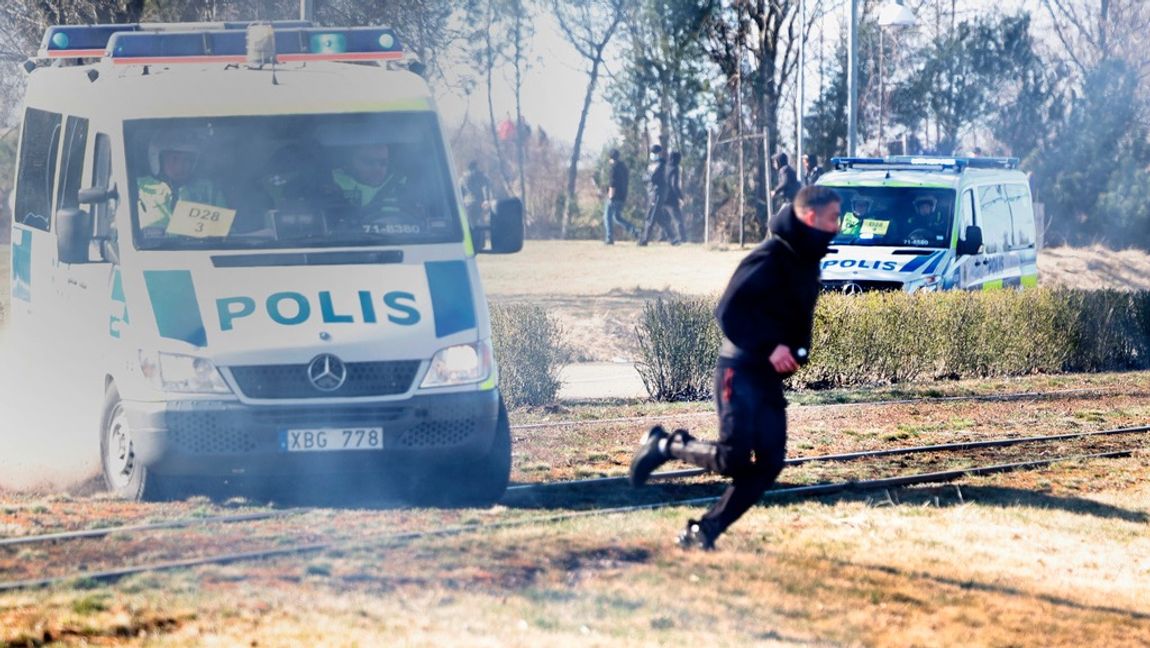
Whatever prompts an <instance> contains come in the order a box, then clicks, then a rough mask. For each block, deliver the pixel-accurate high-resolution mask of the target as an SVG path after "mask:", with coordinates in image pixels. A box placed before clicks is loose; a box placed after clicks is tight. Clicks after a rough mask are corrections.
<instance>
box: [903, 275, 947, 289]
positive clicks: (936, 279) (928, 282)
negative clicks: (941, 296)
mask: <svg viewBox="0 0 1150 648" xmlns="http://www.w3.org/2000/svg"><path fill="white" fill-rule="evenodd" d="M941 288H942V277H940V276H938V275H927V276H925V277H922V278H920V279H916V280H914V281H910V282H907V284H906V291H907V292H909V293H913V292H934V291H936V290H939V289H941Z"/></svg>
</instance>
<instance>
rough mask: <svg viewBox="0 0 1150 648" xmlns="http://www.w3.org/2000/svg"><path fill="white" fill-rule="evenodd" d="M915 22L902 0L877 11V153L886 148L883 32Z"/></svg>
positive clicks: (897, 0)
mask: <svg viewBox="0 0 1150 648" xmlns="http://www.w3.org/2000/svg"><path fill="white" fill-rule="evenodd" d="M914 24H915V17H914V12H912V11H911V10H910V9H907V8H906V6H905V5H903V4H902V0H890V2H887V3H886V4H885V5H883V6H882V7H881V8H879V11H878V146H879V154H880V155H881V154H882V151H883V149H884V148H886V140H885V139H884V137H883V128H882V127H883V121H884V120H885V119H886V66H885V61H884V57H885V54H886V45H885V43H884V42H883V34H884V33H886V30H887V29H888V28H894V29H901V28H904V27H913V26H914Z"/></svg>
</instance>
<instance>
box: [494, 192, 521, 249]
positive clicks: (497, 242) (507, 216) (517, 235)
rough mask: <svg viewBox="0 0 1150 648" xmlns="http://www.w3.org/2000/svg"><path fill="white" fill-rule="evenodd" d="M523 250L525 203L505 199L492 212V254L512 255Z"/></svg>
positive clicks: (513, 199)
mask: <svg viewBox="0 0 1150 648" xmlns="http://www.w3.org/2000/svg"><path fill="white" fill-rule="evenodd" d="M522 249H523V201H522V200H519V199H518V198H504V199H503V200H500V201H499V202H498V203H496V204H495V211H493V212H491V249H490V250H488V251H489V252H491V253H492V254H511V253H512V252H518V251H519V250H522Z"/></svg>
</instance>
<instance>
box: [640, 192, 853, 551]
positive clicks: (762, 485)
mask: <svg viewBox="0 0 1150 648" xmlns="http://www.w3.org/2000/svg"><path fill="white" fill-rule="evenodd" d="M841 203H842V198H840V197H839V195H838V194H837V193H835V191H834V190H832V189H830V188H828V187H821V186H815V187H804V188H803V189H802V190H801V191H799V193H798V194H797V196H796V197H795V201H794V203H793V204H791V205H787V206H786V207H783V209H781V210H780V211H779V212H778V213H777V214H776V215H775V217H774V218H773V219H772V220H771V222H770V227H771V233H772V234H773V236H771V237H770V238H769V239H767V240H766V241H765V242H764V243H761V244H760V245H759V246H758V247H756V248H755V249H754V250H752V251H751V253H750V254H748V255H747V257H746V258H744V259H743V261H742V262H740V263H739V266H738V267H737V268H736V269H735V273H734V275H733V276H732V277H731V280H730V283H728V284H727V289H726V291H725V292H724V293H723V296H722V298H721V299H720V300H719V306H718V308H716V309H715V317H716V319H717V320H718V322H719V329H720V330H721V331H722V333H723V342H722V346H721V347H720V350H719V359H718V362H717V363H716V367H715V405H716V409H717V412H718V415H719V440H718V441H717V442H713V441H700V440H698V439H696V438H695V437H693V436H691V434H690V433H689V432H687V430H683V429H679V430H675V431H674V432H672V433H670V434H668V433H667V432H666V430H664V429H663V427H662V426H661V425H656V426H655V427H653V428H651V430H650V431H649V432H648V433H647V435H646V436H645V437H644V439H643V443H642V445H641V446H640V447H639V449H638V451H636V453H635V456H634V458H633V459H632V461H631V468H630V472H629V478H630V481H631V485H632V486H635V487H638V486H642V485H643V484H645V483H646V482H647V479H648V478H649V477H650V476H651V473H652V472H653V471H654V470H655V469H656V468H658V467H659V466H661V465H663V464H664V463H666V462H667V461H670V460H671V459H680V460H682V461H686V462H687V463H691V464H694V465H696V466H699V467H701V468H706V469H707V470H711V471H714V472H717V473H720V474H722V475H725V476H727V477H730V478H731V485H730V486H728V487H727V490H726V492H724V493H723V496H722V497H721V498H719V500H718V501H717V502H716V503H715V504H714V505H713V506H712V507H711V509H710V510H709V511H707V512H706V513H705V514H704V515H703V516H702V517H701V518H700V519H698V520H688V521H687V526H686V528H685V529H684V530H683V532H682V533H681V534H680V535H679V545H680V546H682V547H684V548H687V549H692V548H697V549H705V550H710V549H713V548H714V547H715V539H716V538H718V537H719V536H720V535H721V534H722V533H723V532H724V531H726V530H727V528H728V527H730V526H731V524H733V523H734V522H735V520H738V519H739V517H740V516H742V515H743V513H745V512H746V511H747V510H748V509H749V508H750V507H751V506H754V504H755V503H756V502H758V501H759V499H760V498H761V497H762V495H763V493H764V492H765V491H766V490H767V488H769V487H770V486H771V484H773V483H774V481H775V479H777V478H778V476H779V473H780V472H782V470H783V465H784V460H785V458H786V443H787V416H786V406H787V401H786V398H785V397H784V396H783V379H784V378H786V377H787V376H789V375H791V374H792V373H794V372H795V371H797V370H798V368H799V365H800V364H802V363H803V362H805V360H806V358H807V349H808V348H809V347H810V343H811V331H812V328H813V325H814V310H815V301H816V300H817V299H818V295H819V286H820V284H819V265H820V263H819V262H820V260H821V259H822V258H823V256H824V255H825V254H826V252H827V246H828V245H830V242H831V239H832V238H834V235H835V233H836V232H837V231H838V228H839V211H840V206H841Z"/></svg>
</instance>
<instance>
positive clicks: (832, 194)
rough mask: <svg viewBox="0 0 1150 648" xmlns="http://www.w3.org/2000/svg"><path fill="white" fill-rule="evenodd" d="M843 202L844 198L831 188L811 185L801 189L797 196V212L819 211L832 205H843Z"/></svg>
mask: <svg viewBox="0 0 1150 648" xmlns="http://www.w3.org/2000/svg"><path fill="white" fill-rule="evenodd" d="M842 201H843V197H842V196H840V195H839V193H838V192H837V191H835V190H834V189H831V188H830V187H824V186H821V185H809V186H806V187H803V188H802V189H799V193H798V194H797V195H796V196H795V211H805V210H807V209H817V208H819V207H825V206H827V205H829V204H831V203H840V204H841V203H842Z"/></svg>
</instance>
